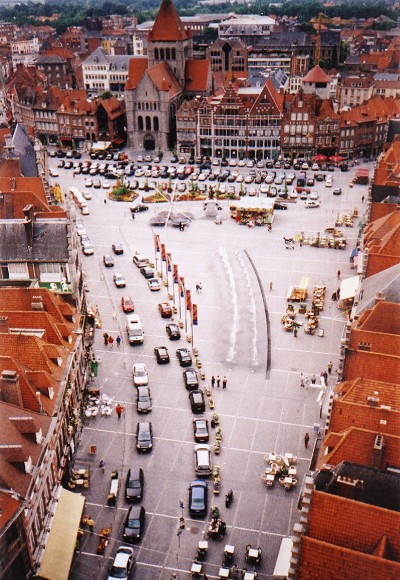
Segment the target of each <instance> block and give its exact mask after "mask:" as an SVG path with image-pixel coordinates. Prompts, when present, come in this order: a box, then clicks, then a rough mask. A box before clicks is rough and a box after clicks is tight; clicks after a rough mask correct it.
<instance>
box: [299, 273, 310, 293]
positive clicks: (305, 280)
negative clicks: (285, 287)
mask: <svg viewBox="0 0 400 580" xmlns="http://www.w3.org/2000/svg"><path fill="white" fill-rule="evenodd" d="M309 283H310V277H309V276H303V277H302V279H301V280H300V286H299V288H300V290H308V285H309Z"/></svg>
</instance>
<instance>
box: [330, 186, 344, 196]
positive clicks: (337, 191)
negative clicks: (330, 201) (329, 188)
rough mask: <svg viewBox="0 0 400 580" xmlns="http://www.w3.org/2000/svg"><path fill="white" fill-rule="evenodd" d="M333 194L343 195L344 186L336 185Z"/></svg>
mask: <svg viewBox="0 0 400 580" xmlns="http://www.w3.org/2000/svg"><path fill="white" fill-rule="evenodd" d="M332 193H333V195H342V188H341V187H335V189H334V190H333V192H332Z"/></svg>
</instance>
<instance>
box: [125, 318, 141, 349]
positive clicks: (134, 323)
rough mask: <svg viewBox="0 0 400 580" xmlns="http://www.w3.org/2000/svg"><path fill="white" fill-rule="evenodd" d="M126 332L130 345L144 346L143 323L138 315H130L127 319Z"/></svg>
mask: <svg viewBox="0 0 400 580" xmlns="http://www.w3.org/2000/svg"><path fill="white" fill-rule="evenodd" d="M126 332H127V334H128V341H129V344H131V345H133V344H143V341H144V333H143V329H142V323H141V321H140V318H139V316H138V315H137V314H128V316H127V317H126Z"/></svg>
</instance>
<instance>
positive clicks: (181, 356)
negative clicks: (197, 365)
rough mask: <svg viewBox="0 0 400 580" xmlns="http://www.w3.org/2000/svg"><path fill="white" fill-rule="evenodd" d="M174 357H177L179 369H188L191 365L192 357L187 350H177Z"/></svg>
mask: <svg viewBox="0 0 400 580" xmlns="http://www.w3.org/2000/svg"><path fill="white" fill-rule="evenodd" d="M176 356H177V357H178V360H179V364H180V365H181V367H190V366H191V364H192V355H191V354H190V351H189V350H188V349H187V348H178V350H177V351H176Z"/></svg>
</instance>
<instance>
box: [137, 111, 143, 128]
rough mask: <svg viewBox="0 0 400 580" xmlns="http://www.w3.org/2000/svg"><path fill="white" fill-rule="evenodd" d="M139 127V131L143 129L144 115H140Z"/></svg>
mask: <svg viewBox="0 0 400 580" xmlns="http://www.w3.org/2000/svg"><path fill="white" fill-rule="evenodd" d="M138 129H139V131H143V117H142V115H139V117H138Z"/></svg>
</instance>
